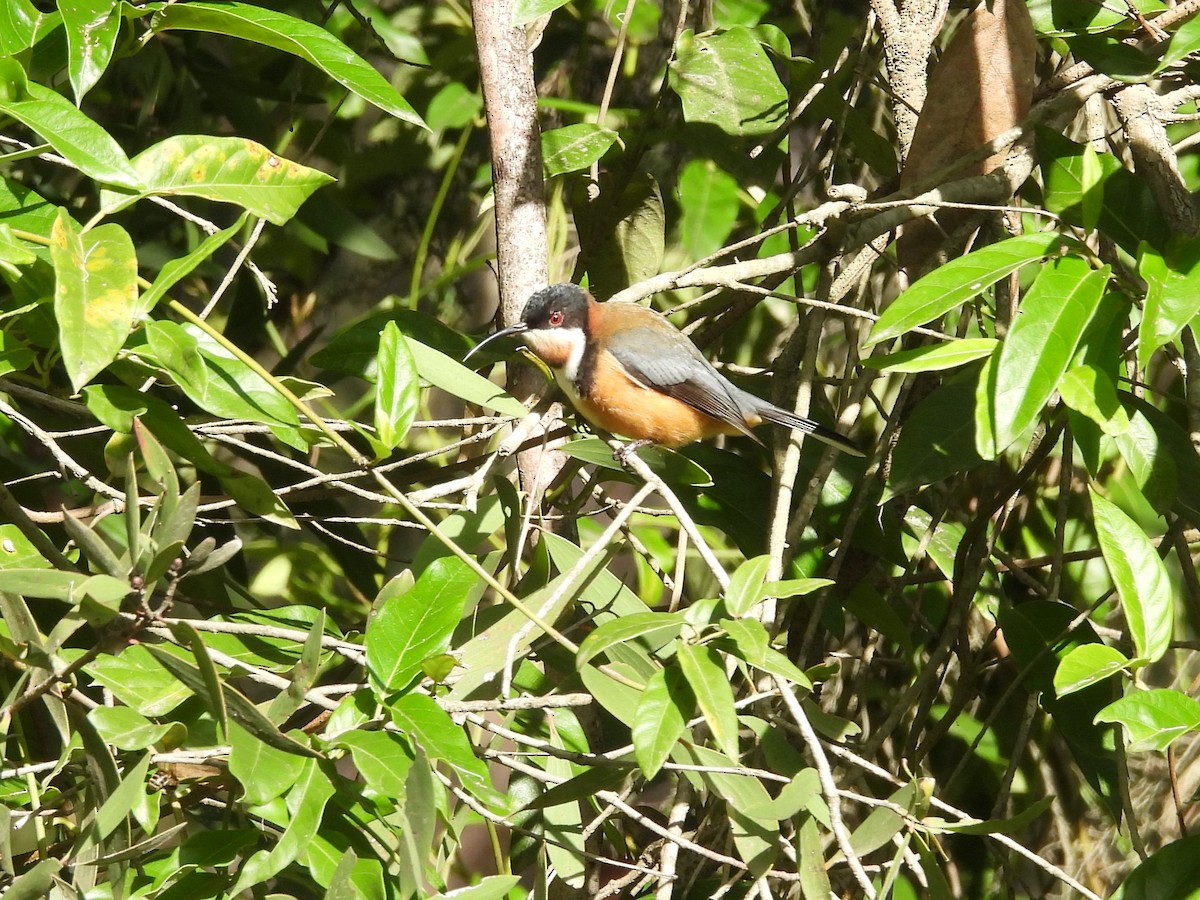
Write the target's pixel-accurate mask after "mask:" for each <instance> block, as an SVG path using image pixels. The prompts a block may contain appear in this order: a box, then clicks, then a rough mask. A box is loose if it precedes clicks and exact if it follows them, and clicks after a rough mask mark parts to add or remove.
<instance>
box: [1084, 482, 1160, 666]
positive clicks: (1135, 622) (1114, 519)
mask: <svg viewBox="0 0 1200 900" xmlns="http://www.w3.org/2000/svg"><path fill="white" fill-rule="evenodd" d="M1089 493H1090V494H1091V497H1092V513H1093V519H1094V522H1095V525H1096V536H1097V537H1098V538H1099V539H1100V552H1101V553H1102V554H1103V555H1104V564H1105V565H1106V566H1108V573H1109V575H1110V576H1111V577H1112V580H1113V584H1114V585H1116V588H1117V596H1118V597H1120V598H1121V608H1122V609H1123V610H1124V612H1125V622H1126V623H1127V624H1128V626H1129V634H1130V637H1132V638H1133V646H1134V650H1135V651H1136V660H1135V662H1138V663H1144V662H1155V661H1157V660H1159V659H1161V658H1162V656H1163V654H1165V653H1166V652H1167V648H1168V647H1169V646H1170V643H1171V631H1172V628H1173V626H1174V622H1175V595H1174V590H1173V589H1172V586H1171V579H1170V576H1169V575H1168V574H1167V568H1166V566H1164V565H1163V561H1162V559H1160V558H1159V555H1158V551H1157V550H1156V549H1155V548H1154V545H1153V544H1152V543H1150V538H1148V537H1147V536H1146V532H1145V531H1143V530H1142V528H1141V526H1140V525H1138V524H1137V522H1135V521H1133V519H1131V518H1129V516H1127V515H1126V514H1125V513H1124V512H1122V511H1121V509H1120V508H1119V507H1118V506H1117V505H1116V504H1114V503H1110V502H1109V501H1108V500H1105V499H1104V498H1103V497H1101V496H1100V495H1099V494H1097V493H1096V491H1095V490H1094V489H1089Z"/></svg>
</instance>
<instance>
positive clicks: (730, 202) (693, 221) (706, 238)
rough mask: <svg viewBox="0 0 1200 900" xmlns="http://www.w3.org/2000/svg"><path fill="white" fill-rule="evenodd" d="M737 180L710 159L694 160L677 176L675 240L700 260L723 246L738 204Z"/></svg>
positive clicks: (735, 216) (689, 254)
mask: <svg viewBox="0 0 1200 900" xmlns="http://www.w3.org/2000/svg"><path fill="white" fill-rule="evenodd" d="M740 190H741V186H740V185H739V184H738V182H737V179H736V178H734V177H733V176H732V175H730V174H729V173H728V172H726V171H725V170H724V169H722V168H721V167H720V166H718V165H717V164H716V163H715V162H714V161H713V160H711V159H694V160H691V161H690V162H688V163H687V164H686V165H685V166H684V167H683V171H682V172H680V173H679V205H680V213H679V239H680V241H681V242H682V244H683V246H684V249H686V250H687V253H688V256H690V257H691V258H692V259H702V258H703V257H705V256H708V255H709V254H710V253H712V252H713V251H715V250H717V249H718V248H719V247H720V246H721V245H722V244H724V243H725V241H726V239H727V238H728V237H729V234H730V232H731V231H732V230H733V226H734V223H735V222H736V221H737V217H738V209H739V207H740V205H741V203H740V201H739V199H738V192H739V191H740Z"/></svg>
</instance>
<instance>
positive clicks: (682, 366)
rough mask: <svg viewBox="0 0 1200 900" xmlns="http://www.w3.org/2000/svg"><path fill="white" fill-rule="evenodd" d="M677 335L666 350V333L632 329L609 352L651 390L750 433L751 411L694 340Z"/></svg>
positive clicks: (614, 343)
mask: <svg viewBox="0 0 1200 900" xmlns="http://www.w3.org/2000/svg"><path fill="white" fill-rule="evenodd" d="M673 336H674V338H675V340H672V341H670V342H668V343H666V346H665V347H664V341H663V332H662V331H660V330H658V329H653V330H652V329H649V328H628V329H625V330H624V331H623V332H622V333H621V335H620V336H619V338H618V339H615V340H612V341H610V343H609V346H608V351H609V352H610V353H611V354H612V355H613V356H614V357H615V358H616V360H617V362H619V363H620V364H621V366H622V367H623V368H624V369H625V371H626V372H628V373H629V374H630V376H632V377H633V378H635V379H636V380H637V381H640V382H641V383H642V384H644V385H646V386H647V387H650V388H653V389H654V390H657V391H660V392H662V393H664V394H666V395H667V396H668V397H674V398H675V399H676V400H680V401H682V402H684V403H686V404H687V405H688V406H691V407H692V408H694V409H698V410H700V412H702V413H704V414H705V415H709V416H712V417H713V418H714V419H719V420H721V421H722V422H728V423H729V424H730V425H733V426H734V427H735V428H738V429H740V430H741V431H744V432H745V433H746V434H750V429H748V428H747V427H746V414H747V411H746V410H744V409H742V407H741V405H740V404H739V403H738V401H737V399H736V395H735V393H734V391H733V390H732V389H731V387H730V385H729V383H728V382H726V381H725V379H724V378H722V377H721V375H720V373H719V372H717V370H716V369H714V368H713V367H712V364H711V363H709V361H708V360H707V359H705V358H704V356H703V355H702V354H701V353H700V351H699V350H697V349H696V346H695V345H694V344H693V343H692V342H691V341H689V340H688V339H687V338H686V337H684V336H683V335H682V334H679V333H678V332H676V333H674V335H673ZM647 348H653V351H650V352H648V349H647Z"/></svg>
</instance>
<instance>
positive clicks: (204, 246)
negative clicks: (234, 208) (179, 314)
mask: <svg viewBox="0 0 1200 900" xmlns="http://www.w3.org/2000/svg"><path fill="white" fill-rule="evenodd" d="M249 217H250V213H249V212H244V213H242V214H241V215H240V216H238V218H237V221H236V222H234V223H233V224H232V225H230V226H229V227H228V228H225V229H222V230H221V231H218V232H217V233H216V234H210V235H209V236H208V237H206V238H205V239H204V240H202V241H201V242H200V243H199V245H197V247H196V249H195V250H193V251H192V252H191V253H189V254H188V255H187V256H181V257H179V258H178V259H172V260H168V261H167V262H166V263H164V264H163V267H162V268H161V269H159V271H158V277H157V278H155V279H154V283H153V284H152V285H150V287H148V288H146V290H144V291H143V292H142V295H141V297H139V298H138V301H137V304H136V306H135V308H134V313H133V318H134V321H141V320H142V319H144V318H145V317H146V315H147V314H149V312H150V311H151V310H153V309H154V307H155V306H157V305H158V301H159V300H161V299H162V298H163V297H164V296H165V295H166V293H167V291H169V290H170V289H171V288H173V287H174V286H175V285H176V284H178V283H179V281H180V280H181V279H183V278H186V277H187V276H188V275H190V274H191V273H192V271H193V270H194V269H195V268H196V267H197V266H198V265H200V264H201V263H203V262H204V261H206V260H207V259H208V258H209V257H211V256H212V255H213V254H214V253H216V252H217V251H218V250H219V249H220V248H221V247H223V246H225V243H226V242H227V241H228V240H229V239H230V238H231V237H233V236H234V235H235V234H237V233H238V232H239V231H240V230H241V229H242V227H243V226H244V225H245V224H246V219H248V218H249Z"/></svg>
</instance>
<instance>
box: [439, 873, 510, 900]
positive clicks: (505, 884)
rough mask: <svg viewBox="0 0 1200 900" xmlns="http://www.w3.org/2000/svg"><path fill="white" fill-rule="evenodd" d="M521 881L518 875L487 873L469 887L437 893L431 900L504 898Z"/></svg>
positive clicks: (502, 899)
mask: <svg viewBox="0 0 1200 900" xmlns="http://www.w3.org/2000/svg"><path fill="white" fill-rule="evenodd" d="M520 883H521V879H520V878H518V877H517V876H516V875H487V876H485V877H484V878H482V879H481V880H480V881H478V882H476V883H475V884H473V885H471V886H469V887H462V888H458V889H457V890H453V891H446V892H445V893H441V894H437V895H435V896H434V897H432V898H431V900H504V898H505V897H507V896H508V895H509V891H511V890H512V889H513V888H515V887H516V886H517V885H518V884H520Z"/></svg>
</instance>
